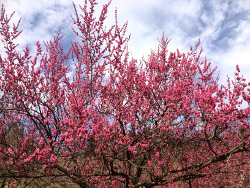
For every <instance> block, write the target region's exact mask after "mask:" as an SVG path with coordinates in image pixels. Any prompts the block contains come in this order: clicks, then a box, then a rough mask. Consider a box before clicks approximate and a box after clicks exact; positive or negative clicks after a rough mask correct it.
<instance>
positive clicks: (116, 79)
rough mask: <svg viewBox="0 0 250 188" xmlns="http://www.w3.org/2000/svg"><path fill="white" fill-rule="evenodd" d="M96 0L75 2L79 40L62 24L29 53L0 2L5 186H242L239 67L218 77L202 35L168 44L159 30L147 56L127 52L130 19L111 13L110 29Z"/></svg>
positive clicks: (245, 126)
mask: <svg viewBox="0 0 250 188" xmlns="http://www.w3.org/2000/svg"><path fill="white" fill-rule="evenodd" d="M96 4H97V1H96V0H88V1H87V0H86V1H85V3H84V6H82V7H80V9H79V10H80V13H79V12H78V11H77V10H78V9H77V8H76V5H75V4H73V6H74V8H75V17H74V18H73V23H74V25H75V26H76V28H77V29H73V31H74V32H75V34H76V35H77V36H78V37H79V41H81V42H74V41H71V47H70V49H69V51H68V52H65V50H64V49H63V45H62V44H61V43H60V39H61V37H62V36H61V35H60V33H58V35H57V36H55V38H53V39H52V40H50V41H48V42H44V45H45V48H46V50H42V45H41V43H40V42H37V43H36V48H37V50H36V54H35V55H34V56H31V54H30V49H29V48H28V47H26V48H25V49H23V51H22V52H19V51H18V50H17V45H18V44H16V43H15V39H16V38H17V37H18V36H19V35H20V33H21V32H20V31H19V30H18V26H19V23H20V22H18V24H17V25H13V27H11V26H10V24H9V23H10V20H11V17H12V15H11V16H9V17H8V16H7V15H6V14H5V9H4V7H3V6H2V9H1V17H0V22H1V26H0V33H1V36H2V44H3V45H4V48H5V52H4V54H1V55H0V90H1V92H0V183H2V187H3V186H5V185H8V186H13V187H15V186H17V185H23V186H24V185H35V186H39V187H46V186H51V187H60V186H61V187H65V185H67V186H73V187H88V188H89V187H134V188H136V187H226V186H233V187H240V186H242V187H243V186H245V185H247V184H248V183H249V177H250V171H249V170H250V168H249V165H250V164H249V163H250V157H249V156H250V155H249V151H250V150H249V145H250V140H249V135H250V134H249V133H250V132H249V124H250V107H249V105H250V88H249V86H250V83H247V81H246V80H245V79H244V78H243V76H241V75H240V68H239V67H238V66H237V67H236V73H235V77H234V78H232V79H231V78H228V83H227V85H221V84H219V76H218V75H217V74H215V70H216V67H214V66H213V64H212V63H211V62H208V61H207V60H206V59H204V60H200V55H201V53H202V49H200V48H199V46H200V43H199V42H198V43H197V45H196V46H195V47H193V48H192V47H191V49H190V51H189V52H187V53H182V52H180V51H179V50H178V49H177V51H176V52H170V51H168V43H169V40H168V38H167V37H165V36H164V35H163V36H162V38H161V39H160V40H159V46H158V49H156V50H155V51H152V52H151V54H150V55H149V57H148V58H143V59H142V60H140V61H137V60H135V59H133V58H130V57H129V53H128V45H127V42H128V40H129V36H127V35H126V27H127V24H124V25H123V26H122V27H120V26H119V25H118V23H117V12H116V20H115V24H114V25H113V26H112V27H111V28H105V26H104V21H105V19H106V15H107V11H108V7H109V4H110V3H108V4H104V5H103V8H102V11H101V13H100V15H99V17H98V18H95V16H94V15H95V14H94V13H95V9H94V8H95V6H96ZM199 49H200V50H199ZM71 64H73V65H74V68H73V69H70V65H71ZM70 73H71V74H70ZM71 75H73V76H71ZM243 102H244V103H245V104H247V105H244V106H241V104H242V103H243Z"/></svg>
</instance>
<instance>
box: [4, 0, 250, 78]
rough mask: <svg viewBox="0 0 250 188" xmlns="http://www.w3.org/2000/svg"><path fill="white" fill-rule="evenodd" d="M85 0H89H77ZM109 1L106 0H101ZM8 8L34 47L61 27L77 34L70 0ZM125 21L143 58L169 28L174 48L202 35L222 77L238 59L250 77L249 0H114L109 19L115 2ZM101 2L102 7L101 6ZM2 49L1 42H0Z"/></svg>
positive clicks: (19, 2)
mask: <svg viewBox="0 0 250 188" xmlns="http://www.w3.org/2000/svg"><path fill="white" fill-rule="evenodd" d="M74 2H75V3H76V4H79V3H81V4H83V3H84V0H75V1H74ZM99 2H101V3H104V2H107V1H106V0H100V1H99ZM2 3H3V4H4V5H5V8H6V9H7V12H8V13H11V12H13V11H14V10H15V11H16V13H15V16H14V19H13V21H14V22H17V20H18V18H20V17H22V21H21V25H20V28H21V29H22V30H23V33H22V34H21V36H20V38H19V39H18V40H17V42H19V43H20V48H22V47H24V46H25V45H26V44H28V45H29V47H30V48H31V50H32V51H35V48H32V47H33V46H34V44H35V41H37V40H40V41H47V40H49V39H51V38H52V37H54V36H55V35H56V34H57V32H58V30H59V29H61V34H62V35H64V38H63V42H64V43H65V44H67V43H66V42H68V41H70V40H74V37H75V36H74V35H73V33H72V31H71V27H72V26H73V22H72V19H71V17H70V15H74V12H73V8H72V1H71V0H39V1H34V0H0V4H2ZM116 7H117V9H118V21H119V23H120V25H122V24H123V23H124V22H126V21H128V29H127V33H128V34H131V40H130V42H129V51H130V52H131V54H132V56H133V57H134V58H136V59H138V60H140V59H141V57H142V56H143V55H144V56H145V57H147V55H148V54H149V53H150V50H151V49H156V48H157V44H158V40H157V39H158V38H161V36H162V33H163V31H164V33H165V36H167V37H168V38H169V39H171V42H170V44H169V50H170V51H176V49H177V48H179V50H180V51H181V52H187V51H188V50H189V49H190V46H191V45H192V46H194V45H195V44H196V42H197V41H198V40H199V39H200V40H201V45H202V48H203V49H204V51H203V57H205V56H206V57H207V59H208V61H211V62H212V64H213V66H218V72H220V75H221V76H220V77H221V83H225V81H226V76H227V75H229V76H230V77H233V75H234V72H235V66H236V65H237V64H238V65H239V66H240V69H241V73H242V74H243V75H244V77H245V78H247V80H248V81H250V1H249V0H237V1H236V0H210V1H209V0H189V1H185V0H175V1H173V0H113V1H112V3H111V6H110V8H109V14H108V18H107V22H106V25H107V26H111V25H112V24H114V12H115V8H116ZM98 10H99V11H100V7H97V12H98ZM0 52H2V48H1V46H0Z"/></svg>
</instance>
